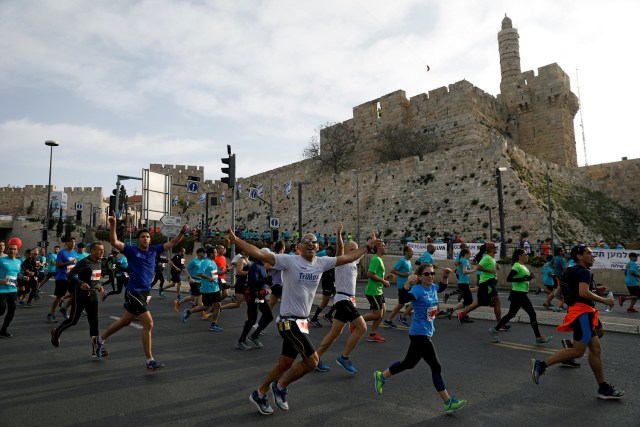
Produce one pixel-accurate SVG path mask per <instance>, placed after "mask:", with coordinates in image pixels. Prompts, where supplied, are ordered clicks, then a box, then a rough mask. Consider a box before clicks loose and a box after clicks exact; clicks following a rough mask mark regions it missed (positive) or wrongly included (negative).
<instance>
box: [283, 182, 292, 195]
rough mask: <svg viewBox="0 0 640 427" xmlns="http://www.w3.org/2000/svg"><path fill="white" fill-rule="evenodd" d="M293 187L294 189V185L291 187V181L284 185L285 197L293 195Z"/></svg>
mask: <svg viewBox="0 0 640 427" xmlns="http://www.w3.org/2000/svg"><path fill="white" fill-rule="evenodd" d="M291 187H292V185H291V180H289V182H287V183H286V184H285V185H284V195H285V196H287V197H288V196H289V194H291Z"/></svg>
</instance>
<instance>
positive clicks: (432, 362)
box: [373, 263, 467, 413]
mask: <svg viewBox="0 0 640 427" xmlns="http://www.w3.org/2000/svg"><path fill="white" fill-rule="evenodd" d="M435 275H436V272H435V271H434V268H433V266H432V265H431V264H427V263H422V264H420V266H419V267H418V271H417V272H416V274H415V275H413V276H411V277H410V278H409V280H408V281H407V283H406V284H405V288H406V289H410V290H409V298H410V299H411V303H412V304H413V309H414V313H415V314H414V317H413V322H411V327H410V328H409V340H410V344H409V349H408V350H407V355H406V356H405V357H404V360H403V361H402V362H400V361H398V362H394V363H392V364H391V365H390V366H389V367H388V368H387V369H385V370H384V372H381V371H375V372H374V373H373V376H374V385H375V389H376V392H377V393H378V394H382V387H383V386H384V384H385V383H386V380H387V379H389V378H390V377H391V376H392V375H396V374H399V373H400V372H402V371H405V370H407V369H413V368H414V367H415V366H416V365H417V364H418V362H419V361H420V359H424V361H425V362H427V364H428V365H429V367H430V368H431V379H432V381H433V385H434V386H435V388H436V390H437V391H438V394H439V395H440V398H441V399H442V402H443V403H444V411H445V412H446V413H451V412H455V411H457V410H459V409H460V408H462V407H463V406H464V405H465V404H466V403H467V401H466V400H458V399H456V398H455V397H454V396H450V395H449V392H448V391H447V388H446V387H445V385H444V380H443V379H442V375H441V372H442V367H441V365H440V361H439V360H438V355H437V354H436V348H435V346H434V345H433V341H431V337H432V336H433V333H434V332H435V327H434V324H433V323H434V322H433V320H434V319H435V316H436V313H437V312H438V293H440V292H443V291H444V290H445V289H446V287H447V282H448V280H449V275H448V274H446V275H443V276H442V281H441V282H440V284H438V285H436V284H434V283H433V279H434V278H435ZM414 285H415V286H414Z"/></svg>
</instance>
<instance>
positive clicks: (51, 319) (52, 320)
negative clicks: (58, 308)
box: [47, 314, 58, 323]
mask: <svg viewBox="0 0 640 427" xmlns="http://www.w3.org/2000/svg"><path fill="white" fill-rule="evenodd" d="M47 322H49V323H58V321H57V320H56V316H54V315H53V314H47Z"/></svg>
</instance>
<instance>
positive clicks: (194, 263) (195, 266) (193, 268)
mask: <svg viewBox="0 0 640 427" xmlns="http://www.w3.org/2000/svg"><path fill="white" fill-rule="evenodd" d="M205 259H206V258H202V259H200V258H198V257H195V258H194V259H192V260H191V261H189V264H187V267H186V268H187V271H188V272H189V276H191V278H192V279H193V281H194V282H196V283H200V281H201V280H202V278H201V277H200V276H198V274H200V265H201V264H202V261H204V260H205Z"/></svg>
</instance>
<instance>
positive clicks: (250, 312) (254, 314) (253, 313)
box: [239, 298, 273, 341]
mask: <svg viewBox="0 0 640 427" xmlns="http://www.w3.org/2000/svg"><path fill="white" fill-rule="evenodd" d="M263 301H264V302H260V303H258V302H256V299H255V298H249V299H248V300H247V321H246V322H244V328H242V335H240V340H239V341H244V340H245V339H246V338H247V335H249V331H250V330H251V328H252V327H253V325H254V324H255V323H256V320H257V319H258V310H260V312H261V313H262V316H260V321H259V322H258V328H257V329H256V330H255V332H254V333H253V334H251V336H252V337H253V338H257V337H258V336H260V332H262V331H263V330H264V328H266V327H267V326H268V325H269V323H271V321H272V320H273V314H272V313H271V308H269V303H268V302H267V301H266V300H263Z"/></svg>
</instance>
